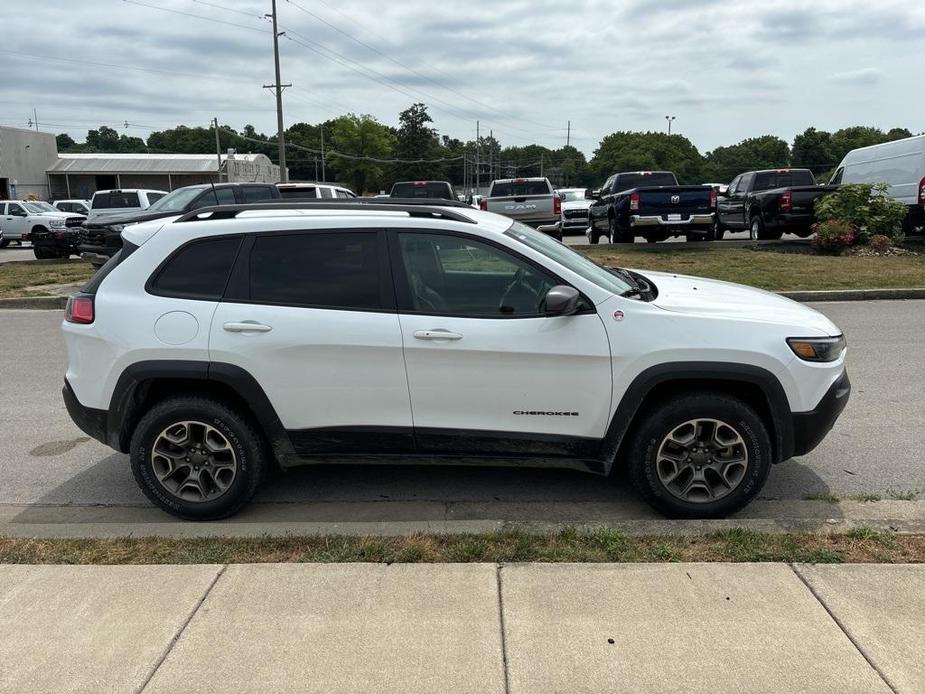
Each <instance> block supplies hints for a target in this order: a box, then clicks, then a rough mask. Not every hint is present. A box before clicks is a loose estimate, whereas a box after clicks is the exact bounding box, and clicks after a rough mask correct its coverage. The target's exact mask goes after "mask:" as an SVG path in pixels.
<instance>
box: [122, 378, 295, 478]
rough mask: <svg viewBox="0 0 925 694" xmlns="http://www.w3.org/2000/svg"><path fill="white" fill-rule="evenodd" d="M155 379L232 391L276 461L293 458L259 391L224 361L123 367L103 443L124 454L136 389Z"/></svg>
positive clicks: (135, 415)
mask: <svg viewBox="0 0 925 694" xmlns="http://www.w3.org/2000/svg"><path fill="white" fill-rule="evenodd" d="M158 380H184V381H188V380H193V381H203V382H206V383H208V382H211V383H217V384H220V385H222V386H225V387H227V388H230V389H231V390H232V391H234V392H235V393H236V394H237V395H238V396H239V397H240V398H241V400H242V401H243V402H244V403H245V404H246V405H247V406H248V408H249V410H250V411H251V413H253V415H254V417H255V418H256V419H257V423H258V424H259V425H260V427H261V428H262V429H263V433H264V435H265V436H266V437H267V440H268V441H269V443H270V446H271V447H272V448H273V453H274V454H275V455H276V457H277V459H278V460H280V462H283V461H285V460H288V459H291V458H292V457H294V456H295V452H294V451H293V449H292V444H291V443H290V441H289V437H288V436H287V434H286V430H285V427H283V423H282V421H281V420H280V418H279V416H278V415H277V413H276V410H275V409H274V407H273V405H272V404H271V403H270V399H269V398H268V397H267V394H266V393H265V392H264V390H263V388H262V387H261V386H260V384H259V383H258V382H257V379H255V378H254V377H253V376H252V375H251V374H250V373H248V372H247V371H246V370H245V369H243V368H241V367H240V366H235V365H234V364H227V363H224V362H209V361H186V360H151V361H140V362H135V363H134V364H131V365H129V366H127V367H126V368H125V370H124V371H123V372H122V374H121V375H120V376H119V380H118V381H117V382H116V387H115V388H114V389H113V392H112V397H111V399H110V404H109V411H108V412H107V415H106V432H107V444H108V445H109V446H111V447H112V448H115V449H116V450H118V451H122V452H123V453H127V452H128V450H129V444H130V442H131V434H132V431H131V426H130V425H131V424H132V423H134V422H135V421H137V419H138V418H139V417H140V413H139V412H138V407H139V404H140V403H139V396H143V393H141V392H140V389H139V386H140V385H141V384H143V383H146V382H152V381H153V382H156V381H158Z"/></svg>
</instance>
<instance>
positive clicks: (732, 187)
mask: <svg viewBox="0 0 925 694" xmlns="http://www.w3.org/2000/svg"><path fill="white" fill-rule="evenodd" d="M741 179H742V176H736V177H735V178H733V179H732V183H730V184H729V188H728V190H726V194H727V195H732V194H733V193H735V192H736V189H737V188H738V185H739V181H740V180H741Z"/></svg>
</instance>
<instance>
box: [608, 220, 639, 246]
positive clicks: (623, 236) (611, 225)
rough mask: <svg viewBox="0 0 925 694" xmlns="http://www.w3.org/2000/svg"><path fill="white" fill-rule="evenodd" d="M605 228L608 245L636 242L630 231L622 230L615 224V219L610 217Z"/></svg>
mask: <svg viewBox="0 0 925 694" xmlns="http://www.w3.org/2000/svg"><path fill="white" fill-rule="evenodd" d="M607 227H608V237H609V239H610V243H633V242H634V241H635V240H636V239H635V238H633V232H632V231H630V230H629V229H624V228H623V227H621V226H620V225H619V224H618V223H617V218H616V217H611V218H610V219H609V220H608V222H607Z"/></svg>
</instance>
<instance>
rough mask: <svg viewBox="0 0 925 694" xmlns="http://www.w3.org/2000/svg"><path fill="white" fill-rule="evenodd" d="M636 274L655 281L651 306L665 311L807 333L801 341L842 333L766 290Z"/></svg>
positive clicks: (661, 274) (817, 315) (644, 272)
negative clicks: (654, 297)
mask: <svg viewBox="0 0 925 694" xmlns="http://www.w3.org/2000/svg"><path fill="white" fill-rule="evenodd" d="M633 272H637V273H639V274H640V275H642V276H643V277H648V278H651V279H652V281H653V282H654V283H655V286H656V287H657V288H658V297H657V298H656V299H655V301H653V302H652V303H653V305H655V306H657V307H659V308H661V309H664V310H665V311H673V312H676V313H685V314H693V315H702V316H704V317H710V318H729V319H733V320H742V321H750V322H756V323H777V324H781V325H789V326H794V327H797V328H803V329H805V330H806V334H805V335H801V336H799V337H814V336H816V335H818V336H820V337H822V336H831V335H841V333H842V331H841V330H839V329H838V326H836V325H835V324H834V323H833V322H832V321H830V320H829V319H828V318H826V317H825V316H824V315H822V314H821V313H819V312H818V311H816V310H814V309H811V308H809V307H808V306H805V305H804V304H800V303H797V302H796V301H792V300H791V299H787V298H785V297H782V296H779V295H777V294H774V293H772V292H766V291H764V290H763V289H755V288H754V287H746V286H745V285H741V284H734V283H732V282H722V281H720V280H711V279H705V278H703V277H690V276H688V275H674V274H670V273H667V272H650V271H648V270H634V271H633Z"/></svg>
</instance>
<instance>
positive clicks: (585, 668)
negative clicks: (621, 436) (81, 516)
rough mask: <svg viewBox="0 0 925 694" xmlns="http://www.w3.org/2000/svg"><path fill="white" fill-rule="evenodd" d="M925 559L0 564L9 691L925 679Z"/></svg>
mask: <svg viewBox="0 0 925 694" xmlns="http://www.w3.org/2000/svg"><path fill="white" fill-rule="evenodd" d="M923 653H925V566H908V565H906V566H887V565H845V566H834V565H825V566H823V565H813V566H810V565H796V566H789V565H786V564H510V565H503V566H498V565H495V564H393V565H383V564H305V565H300V564H251V565H230V566H211V565H210V566H18V565H5V566H0V691H2V692H17V693H20V692H51V691H54V692H70V691H81V692H108V691H111V692H139V691H144V692H177V691H185V692H287V691H292V692H351V693H353V692H453V693H456V692H499V693H501V692H507V693H520V692H524V693H531V694H532V693H534V692H692V691H704V692H706V691H709V692H798V691H812V692H839V693H844V692H865V693H866V692H890V691H901V692H919V691H925V659H923V658H922V654H923Z"/></svg>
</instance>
